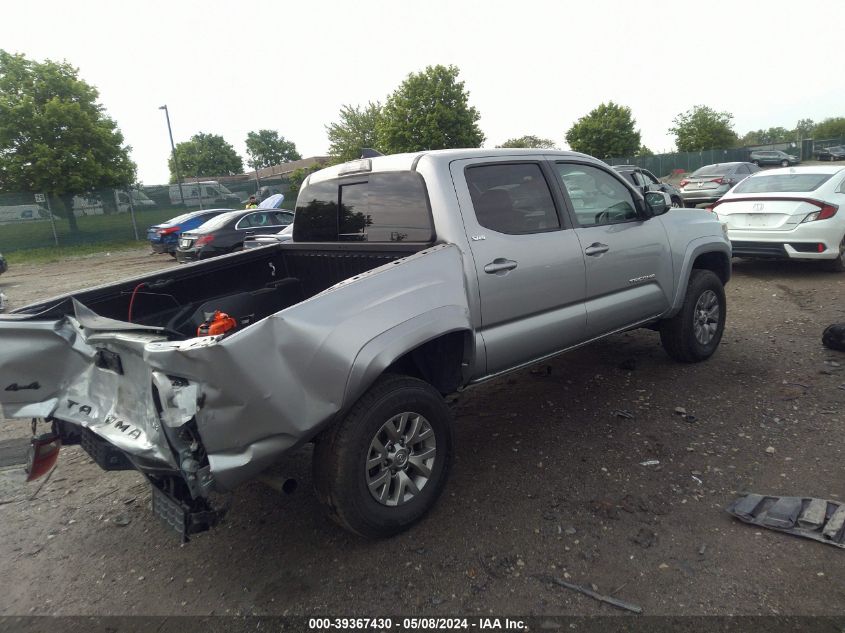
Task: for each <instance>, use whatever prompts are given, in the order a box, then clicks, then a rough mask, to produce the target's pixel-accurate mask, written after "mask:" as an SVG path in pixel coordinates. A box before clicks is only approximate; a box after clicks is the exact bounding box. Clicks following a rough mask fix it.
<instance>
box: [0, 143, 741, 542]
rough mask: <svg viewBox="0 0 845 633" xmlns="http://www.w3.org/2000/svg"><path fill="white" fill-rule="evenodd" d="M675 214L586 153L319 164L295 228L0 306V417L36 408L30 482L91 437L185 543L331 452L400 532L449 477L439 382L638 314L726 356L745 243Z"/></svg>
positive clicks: (695, 350) (683, 353)
mask: <svg viewBox="0 0 845 633" xmlns="http://www.w3.org/2000/svg"><path fill="white" fill-rule="evenodd" d="M670 205H671V201H670V200H668V198H667V197H666V195H665V194H664V193H662V192H649V193H647V194H646V195H645V197H643V196H642V195H641V194H640V193H639V192H638V191H637V190H635V189H634V188H633V187H631V186H630V185H629V184H627V183H626V182H625V181H624V180H622V178H621V177H620V176H619V174H617V173H615V172H614V171H613V170H612V169H610V168H609V167H608V166H607V165H605V164H604V163H602V162H600V161H598V160H595V159H593V158H590V157H589V156H585V155H583V154H577V153H570V152H541V151H539V150H486V149H474V150H443V151H430V152H421V153H416V154H405V155H395V156H384V157H376V158H371V159H362V160H359V161H353V162H350V163H345V164H342V165H337V166H334V167H331V168H328V169H324V170H322V171H319V172H316V173H314V174H312V175H311V176H310V177H309V178H308V179H307V180H306V181H305V182H304V183H303V185H302V187H301V191H300V194H299V197H298V200H297V207H296V220H295V223H294V229H293V241H290V242H286V243H279V244H276V245H271V246H267V247H265V248H257V249H252V250H248V251H244V252H241V253H236V254H232V255H227V256H224V257H219V258H216V259H212V260H207V261H203V262H198V263H195V264H191V265H187V266H184V267H180V268H177V269H170V270H166V271H162V272H160V273H157V274H153V275H148V276H145V277H139V278H135V279H131V280H127V281H123V282H120V283H116V284H110V285H106V286H101V287H98V288H94V289H89V290H85V291H81V292H76V293H71V294H68V295H66V296H63V297H58V298H56V299H53V300H51V301H47V302H43V303H40V304H38V305H31V306H28V307H25V308H22V309H19V310H16V311H15V312H13V313H11V314H7V315H3V316H2V317H0V404H2V412H3V415H4V416H5V417H13V418H26V419H27V420H32V424H33V427H34V433H33V435H34V437H33V448H32V451H31V453H32V455H33V458H32V460H31V465H30V471H31V473H32V475H33V476H34V475H37V474H40V473H43V472H46V471H47V470H48V469H49V467H50V466H51V465H52V463H54V462H55V458H56V455H57V453H58V450H57V449H58V446H59V445H60V444H73V443H78V444H81V445H82V446H83V448H84V449H85V450H86V451H87V452H88V453H89V454H90V455H91V456H92V458H93V459H94V460H95V461H96V462H97V463H98V464H99V465H100V466H101V467H103V468H104V469H106V470H117V469H137V470H138V471H140V472H141V473H143V475H145V476H146V478H147V479H148V480H149V482H150V484H151V485H152V490H153V509H154V511H155V512H156V513H157V514H158V515H160V516H161V517H162V518H164V519H165V520H166V521H167V522H168V523H169V524H170V525H172V526H173V527H174V528H175V529H176V530H177V531H179V533H180V534H181V535H182V536H183V538H186V537H187V535H188V534H191V533H194V532H198V531H201V530H204V529H207V528H209V527H210V526H212V525H214V524H215V523H216V522H218V521H219V519H220V517H221V515H222V512H223V509H222V508H221V507H220V506H219V505H218V504H217V500H218V499H219V497H220V495H219V494H218V493H226V492H229V491H232V490H233V489H234V488H235V487H236V486H238V484H240V483H242V482H244V481H246V480H248V479H250V478H253V477H256V476H258V475H259V474H261V473H262V471H265V470H266V469H267V468H268V467H270V466H273V465H275V464H278V463H279V462H280V460H283V459H284V457H285V455H286V454H287V453H289V452H290V451H292V450H294V449H296V448H297V447H299V446H301V445H302V444H304V443H307V442H314V443H315V448H314V458H313V463H314V466H313V468H314V483H315V488H316V491H317V494H318V496H319V498H320V499H321V500H322V501H323V502H324V504H325V505H326V507H327V508H328V511H329V513H330V514H331V516H332V517H333V518H334V519H336V520H337V521H338V522H339V523H340V524H341V525H342V526H344V527H346V528H347V529H349V530H351V531H353V532H355V533H357V534H360V535H363V536H367V537H384V536H389V535H392V534H395V533H397V532H399V531H401V530H403V529H405V528H407V527H408V526H409V525H411V524H413V523H414V522H415V521H417V520H418V519H420V518H421V517H422V516H423V515H424V514H425V512H426V511H427V510H428V509H429V508H431V506H432V504H434V502H435V501H436V499H437V497H438V496H439V494H440V493H441V491H442V489H443V487H444V485H445V483H446V479H447V476H448V473H449V468H450V463H451V459H452V434H451V428H450V425H451V421H450V413H449V408H448V407H447V406H446V404H445V402H444V399H443V396H444V395H446V394H450V393H454V392H456V391H459V390H462V389H464V388H466V387H469V386H471V385H474V384H478V383H481V382H483V381H485V380H489V379H490V378H493V377H496V376H499V375H501V374H503V373H505V372H508V371H512V370H514V369H518V368H520V367H524V366H526V365H529V364H531V363H535V362H537V361H538V360H542V359H545V358H548V357H551V356H554V355H556V354H559V353H561V352H564V351H566V350H570V349H573V348H576V347H579V346H582V345H585V344H587V343H589V342H591V341H595V340H597V339H599V338H602V337H605V336H608V335H611V334H613V333H615V332H621V331H624V330H629V329H632V328H638V327H650V328H653V329H655V330H658V331H659V332H660V339H661V342H662V344H663V346H664V348H665V350H666V352H667V353H668V354H669V355H670V356H671V357H673V358H675V359H677V360H679V361H682V362H697V361H702V360H705V359H707V358H708V357H710V355H711V354H713V353H714V351H715V350H716V348H717V346H718V345H719V341H720V339H721V336H722V330H723V328H724V323H725V293H724V284H725V283H726V282H727V281H728V279H729V278H730V275H731V265H730V261H731V247H730V243H729V242H728V240H727V239H726V237H725V233H724V230H723V227H722V225H721V224H720V223H719V222H718V220H717V219H716V216H715V215H713V214H712V213H710V212H708V211H704V210H693V209H671V208H670ZM37 425H42V426H43V425H47V429H48V432H45V433H40V434H39V433H38V431H37Z"/></svg>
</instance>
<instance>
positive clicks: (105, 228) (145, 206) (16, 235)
mask: <svg viewBox="0 0 845 633" xmlns="http://www.w3.org/2000/svg"><path fill="white" fill-rule="evenodd" d="M289 192H290V188H289V186H288V183H287V181H286V180H280V179H275V180H274V181H269V182H266V183H265V182H260V183H256V181H255V180H251V181H248V182H243V183H237V184H232V185H230V186H229V187H227V186H225V185H223V184H221V183H220V182H218V181H216V180H200V179H192V180H186V181H185V182H183V183H182V187H181V192H180V190H179V185H154V186H144V187H137V188H128V189H102V190H97V191H91V192H88V193H86V194H84V195H77V196H73V197H72V198H71V199H68V198H60V197H58V196H53V195H46V194H43V193H37V192H27V193H0V253H11V252H15V251H23V250H29V249H36V248H42V249H49V248H54V247H65V246H71V247H72V246H82V245H88V246H90V245H98V244H102V245H107V244H118V243H127V242H132V241H138V242H139V243H140V242H143V241H144V240H146V239H147V229H148V227H150V226H153V225H155V224H160V223H162V222H166V221H167V220H170V219H171V218H174V217H176V216H178V215H181V214H182V213H185V212H187V211H195V210H199V209H203V208H205V209H211V208H226V209H242V208H244V204H245V202H246V200H247V199H248V198H249V196H251V195H254V194H256V193H257V194H258V195H259V196H260V197H261V198H263V197H267V196H269V195H272V194H274V193H284V194H285V196H286V198H285V205H284V206H286V207H291V208H292V205H293V203H294V201H295V200H294V199H295V197H296V196H295V195H289ZM288 198H292V199H290V200H289V199H288ZM183 201H184V202H183Z"/></svg>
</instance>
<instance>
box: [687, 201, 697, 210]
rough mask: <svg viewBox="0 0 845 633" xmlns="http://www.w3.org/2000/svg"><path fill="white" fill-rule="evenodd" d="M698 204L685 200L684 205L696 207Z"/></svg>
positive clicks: (691, 207)
mask: <svg viewBox="0 0 845 633" xmlns="http://www.w3.org/2000/svg"><path fill="white" fill-rule="evenodd" d="M697 206H698V205H697V204H696V203H695V202H684V207H685V208H687V209H695V208H696V207H697Z"/></svg>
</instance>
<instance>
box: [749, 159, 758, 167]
mask: <svg viewBox="0 0 845 633" xmlns="http://www.w3.org/2000/svg"><path fill="white" fill-rule="evenodd" d="M751 162H753V163H754V164H755V165H757V167H759V166H760V161H759V160H755V161H751Z"/></svg>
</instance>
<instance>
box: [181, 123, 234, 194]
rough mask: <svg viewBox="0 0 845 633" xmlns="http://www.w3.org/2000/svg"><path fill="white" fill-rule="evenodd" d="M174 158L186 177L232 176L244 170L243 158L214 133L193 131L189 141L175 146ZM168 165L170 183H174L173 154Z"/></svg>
mask: <svg viewBox="0 0 845 633" xmlns="http://www.w3.org/2000/svg"><path fill="white" fill-rule="evenodd" d="M176 157H177V158H178V159H179V169H180V171H181V173H182V176H183V177H185V178H193V177H195V176H197V177H207V176H234V175H236V174H241V173H243V171H244V161H243V159H242V158H241V157H240V156H238V153H237V152H236V151H235V148H234V147H232V146H231V145H230V144H229V143H227V142H226V140H225V139H224V138H223V137H222V136H219V135H217V134H206V133H204V132H200V133H199V134H194V135H193V136H192V137H191V140H190V141H184V142H182V143H179V144H177V145H176ZM167 165H168V167H170V182H176V169H175V167H174V164H173V156H171V157H170V158H169V159H168V160H167Z"/></svg>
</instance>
